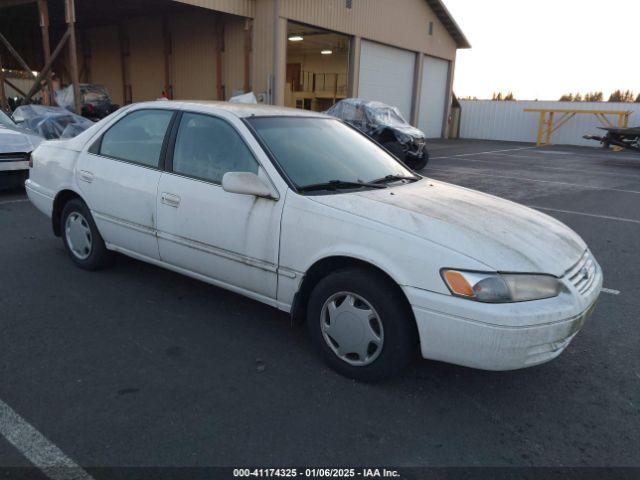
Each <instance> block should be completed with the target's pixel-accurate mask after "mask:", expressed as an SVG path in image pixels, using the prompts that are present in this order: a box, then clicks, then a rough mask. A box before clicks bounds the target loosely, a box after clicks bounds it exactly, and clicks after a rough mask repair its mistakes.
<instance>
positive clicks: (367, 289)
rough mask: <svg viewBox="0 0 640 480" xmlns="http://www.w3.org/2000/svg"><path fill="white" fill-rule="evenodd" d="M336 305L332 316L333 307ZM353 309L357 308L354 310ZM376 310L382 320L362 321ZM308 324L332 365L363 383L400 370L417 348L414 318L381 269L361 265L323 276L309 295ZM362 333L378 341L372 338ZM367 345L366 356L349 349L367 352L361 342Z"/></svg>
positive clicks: (316, 343) (321, 354) (312, 335)
mask: <svg viewBox="0 0 640 480" xmlns="http://www.w3.org/2000/svg"><path fill="white" fill-rule="evenodd" d="M349 295H350V296H351V298H352V299H355V300H356V301H355V303H354V302H350V299H349ZM342 296H345V298H344V299H343V300H342V301H341V300H340V299H341V297H342ZM345 302H347V303H345ZM336 305H338V306H337V308H336V309H335V312H334V313H333V315H334V316H333V318H331V314H330V313H329V311H330V310H332V308H333V307H335V306H336ZM354 308H355V310H358V312H356V313H355V315H354V314H353V312H354ZM336 315H337V316H336ZM371 315H372V316H374V317H376V318H377V320H368V321H367V320H363V319H364V318H366V317H367V316H371ZM332 320H333V321H332ZM367 323H368V324H369V325H370V327H369V328H368V329H367V326H366V324H367ZM307 327H308V329H309V335H310V337H311V341H312V343H313V345H314V347H315V348H316V350H317V351H318V352H319V354H320V356H321V357H322V358H323V360H324V361H325V363H326V364H327V365H329V367H331V368H332V369H333V370H335V371H336V372H338V373H340V374H341V375H344V376H345V377H349V378H353V379H355V380H360V381H364V382H375V381H380V380H385V379H388V378H390V377H393V376H395V375H397V374H399V373H400V372H401V371H402V370H403V369H404V368H405V367H406V366H407V365H408V364H409V363H410V362H411V360H412V359H413V358H414V356H415V353H416V351H417V349H416V346H417V331H416V328H415V321H414V319H413V315H412V313H411V310H410V308H409V306H408V305H407V303H406V300H405V299H404V298H403V297H402V293H401V292H400V290H399V289H398V287H397V286H396V285H394V284H392V283H391V282H390V281H389V280H388V279H387V278H385V277H384V276H383V275H381V274H377V273H374V272H368V271H365V270H361V269H346V270H339V271H337V272H334V273H332V274H330V275H328V276H326V277H325V278H323V279H322V280H320V282H319V283H318V284H317V285H316V286H315V288H314V289H313V291H312V292H311V295H310V297H309V303H308V305H307ZM345 327H346V328H345ZM373 327H375V328H373ZM371 332H373V333H374V337H371V335H370V334H371ZM376 333H377V336H376V335H375V334H376ZM362 338H375V340H374V341H373V342H371V343H368V342H367V340H365V341H364V342H363V341H361V339H362ZM343 339H345V341H343ZM353 339H356V340H355V341H353V342H352V340H353ZM339 342H342V345H340V343H339ZM376 342H377V344H376ZM350 343H351V345H350ZM363 344H364V345H367V347H366V350H364V351H365V352H366V353H365V356H364V357H363V356H361V355H356V354H355V353H353V352H350V350H354V351H355V350H359V351H363V349H362V348H359V347H358V346H357V345H363ZM341 353H342V356H341ZM356 357H357V358H356Z"/></svg>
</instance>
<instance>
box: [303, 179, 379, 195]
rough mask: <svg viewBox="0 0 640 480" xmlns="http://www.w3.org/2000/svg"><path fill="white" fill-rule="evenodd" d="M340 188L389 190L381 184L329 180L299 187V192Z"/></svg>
mask: <svg viewBox="0 0 640 480" xmlns="http://www.w3.org/2000/svg"><path fill="white" fill-rule="evenodd" d="M338 188H387V187H386V186H384V185H380V184H379V183H367V182H349V181H346V180H329V181H328V182H323V183H314V184H312V185H305V186H304V187H299V188H298V191H299V192H314V191H318V190H336V189H338Z"/></svg>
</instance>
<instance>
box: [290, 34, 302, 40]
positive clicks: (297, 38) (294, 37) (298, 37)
mask: <svg viewBox="0 0 640 480" xmlns="http://www.w3.org/2000/svg"><path fill="white" fill-rule="evenodd" d="M302 40H304V37H303V36H302V35H291V36H290V37H289V41H290V42H301V41H302Z"/></svg>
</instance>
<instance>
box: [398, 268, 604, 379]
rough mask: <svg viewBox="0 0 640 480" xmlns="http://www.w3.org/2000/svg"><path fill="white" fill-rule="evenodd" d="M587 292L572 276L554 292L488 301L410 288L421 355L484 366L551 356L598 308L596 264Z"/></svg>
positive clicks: (507, 366) (506, 366) (526, 363)
mask: <svg viewBox="0 0 640 480" xmlns="http://www.w3.org/2000/svg"><path fill="white" fill-rule="evenodd" d="M594 274H595V275H596V278H595V279H594V281H593V283H592V285H591V287H590V288H589V290H588V291H586V292H580V291H579V290H578V289H577V288H576V287H574V286H573V285H571V284H570V283H569V282H564V281H563V283H565V288H564V290H563V292H562V293H561V294H560V295H559V296H558V297H555V298H551V299H546V300H537V301H532V302H521V303H510V304H483V303H478V302H473V301H469V300H465V299H461V298H457V297H452V296H450V295H442V294H436V293H433V292H427V291H424V290H419V289H415V288H405V292H406V293H407V296H408V298H409V301H410V303H411V305H412V308H413V312H414V316H415V319H416V323H417V326H418V333H419V336H420V346H421V352H422V356H423V357H424V358H427V359H431V360H440V361H444V362H447V363H453V364H457V365H463V366H467V367H472V368H478V369H482V370H516V369H520V368H525V367H531V366H534V365H539V364H541V363H545V362H548V361H550V360H552V359H554V358H556V357H557V356H558V355H560V354H561V353H562V352H563V351H564V349H565V348H566V347H567V346H568V345H569V343H570V342H571V340H572V339H573V338H574V337H575V335H576V334H577V333H578V331H580V329H581V328H582V326H583V325H584V322H585V320H586V319H587V318H588V317H589V315H590V314H591V313H592V312H593V310H594V307H595V304H596V301H597V299H598V296H599V294H600V291H601V289H602V271H601V270H600V267H599V266H598V265H597V264H596V269H595V272H594Z"/></svg>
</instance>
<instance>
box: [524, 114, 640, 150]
mask: <svg viewBox="0 0 640 480" xmlns="http://www.w3.org/2000/svg"><path fill="white" fill-rule="evenodd" d="M524 111H525V112H527V113H538V114H539V115H540V119H539V121H538V135H537V137H536V139H537V140H536V145H537V146H538V147H543V146H546V145H551V135H553V133H555V132H556V131H557V130H558V129H560V128H561V127H562V126H563V125H564V124H565V123H567V122H568V121H569V120H571V119H572V118H573V117H575V116H576V115H595V116H596V118H597V119H598V120H599V121H600V123H602V125H603V126H605V127H614V124H613V123H612V122H611V120H610V119H609V117H608V116H609V115H611V116H614V117H617V123H618V124H617V126H618V127H620V128H626V127H627V126H628V125H629V116H630V115H631V114H632V113H633V112H631V111H629V110H581V109H577V108H525V109H524ZM556 115H557V117H556ZM554 122H555V123H554Z"/></svg>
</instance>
